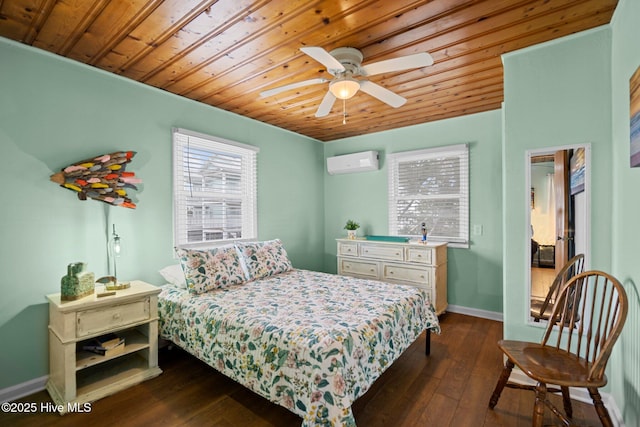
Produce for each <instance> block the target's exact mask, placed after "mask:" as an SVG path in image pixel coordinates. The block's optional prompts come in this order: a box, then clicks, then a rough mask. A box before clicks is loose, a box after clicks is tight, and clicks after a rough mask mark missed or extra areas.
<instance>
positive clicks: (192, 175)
mask: <svg viewBox="0 0 640 427" xmlns="http://www.w3.org/2000/svg"><path fill="white" fill-rule="evenodd" d="M257 153H258V148H256V147H252V146H250V145H245V144H241V143H238V142H234V141H227V140H224V139H221V138H216V137H213V136H208V135H203V134H199V133H196V132H191V131H188V130H184V129H178V128H174V129H173V206H174V216H173V224H174V244H175V245H176V246H179V247H185V246H189V247H194V246H199V245H206V244H210V243H211V242H224V241H228V240H240V239H243V240H245V239H255V238H257V235H258V230H257V203H256V200H257Z"/></svg>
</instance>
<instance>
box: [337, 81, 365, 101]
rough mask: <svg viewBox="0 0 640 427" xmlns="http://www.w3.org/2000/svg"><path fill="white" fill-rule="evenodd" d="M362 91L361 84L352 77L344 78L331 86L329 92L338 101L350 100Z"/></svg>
mask: <svg viewBox="0 0 640 427" xmlns="http://www.w3.org/2000/svg"><path fill="white" fill-rule="evenodd" d="M359 89H360V83H359V82H358V81H357V80H356V79H354V78H351V77H342V78H340V79H338V80H334V81H332V82H331V83H330V84H329V90H330V91H331V93H332V94H333V95H334V96H335V97H336V98H338V99H349V98H352V97H353V95H355V94H356V92H357V91H358V90H359Z"/></svg>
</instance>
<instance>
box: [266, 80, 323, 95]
mask: <svg viewBox="0 0 640 427" xmlns="http://www.w3.org/2000/svg"><path fill="white" fill-rule="evenodd" d="M328 81H329V80H327V79H322V78H318V79H310V80H303V81H301V82H297V83H291V84H289V85H284V86H280V87H276V88H273V89H269V90H265V91H264V92H260V98H266V97H269V96H272V95H277V94H279V93H280V92H284V91H287V90H291V89H297V88H299V87H304V86H310V85H317V84H320V83H326V82H328Z"/></svg>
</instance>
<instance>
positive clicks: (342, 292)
mask: <svg viewBox="0 0 640 427" xmlns="http://www.w3.org/2000/svg"><path fill="white" fill-rule="evenodd" d="M159 315H160V334H161V336H162V337H163V338H165V339H169V340H171V341H173V342H174V343H175V344H177V345H179V346H180V347H182V348H184V349H185V350H187V351H188V352H190V353H191V354H193V355H194V356H196V357H197V358H199V359H201V360H203V361H204V362H206V363H208V364H209V365H211V366H212V367H213V368H215V369H217V370H218V371H220V372H221V373H223V374H224V375H226V376H228V377H230V378H232V379H234V380H236V381H238V382H239V383H241V384H243V385H244V386H246V387H248V388H249V389H251V390H253V391H254V392H256V393H258V394H260V395H262V396H264V397H265V398H267V399H269V400H270V401H272V402H274V403H277V404H279V405H282V406H284V407H286V408H287V409H289V410H291V411H292V412H294V413H296V414H298V415H300V416H301V417H302V418H303V422H302V425H303V426H304V427H311V426H355V420H354V417H353V414H352V412H351V404H352V403H353V402H354V401H355V400H356V399H357V398H358V397H359V396H361V395H362V394H364V393H365V392H366V391H367V390H368V389H369V387H370V386H371V385H372V384H373V382H374V381H375V380H376V379H377V378H378V377H379V376H380V375H381V374H382V373H383V372H384V371H385V369H386V368H388V367H389V366H390V365H391V363H393V362H394V361H395V360H396V359H397V358H398V357H399V356H400V355H401V354H402V352H403V351H404V350H406V349H407V348H408V347H409V346H410V345H411V344H412V343H413V342H414V341H415V339H416V338H417V337H418V336H419V335H420V333H422V331H424V330H425V329H431V330H432V331H433V332H436V333H439V332H440V327H439V324H438V318H437V317H436V315H435V312H434V310H433V307H432V305H431V303H430V302H429V301H428V299H427V296H426V294H425V293H424V292H423V291H422V290H420V289H418V288H415V287H411V286H402V285H390V284H386V283H382V282H376V281H371V280H365V279H357V278H352V277H344V276H337V275H332V274H325V273H318V272H312V271H306V270H292V271H289V272H286V273H282V274H279V275H276V276H272V277H269V278H267V279H261V280H257V281H253V282H248V283H245V284H242V285H236V286H231V287H228V288H223V289H217V290H214V291H210V292H207V293H203V294H199V295H193V294H190V293H189V292H188V291H187V290H186V289H178V288H174V287H165V288H164V289H163V291H162V293H161V294H160V298H159Z"/></svg>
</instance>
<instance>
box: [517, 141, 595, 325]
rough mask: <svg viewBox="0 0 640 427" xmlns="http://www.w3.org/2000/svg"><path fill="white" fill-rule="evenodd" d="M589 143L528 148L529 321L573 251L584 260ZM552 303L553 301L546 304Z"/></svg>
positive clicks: (588, 180) (586, 262)
mask: <svg viewBox="0 0 640 427" xmlns="http://www.w3.org/2000/svg"><path fill="white" fill-rule="evenodd" d="M590 161H591V157H590V146H589V145H573V146H565V147H553V148H546V149H542V150H531V151H528V152H527V165H526V166H527V169H526V170H527V173H526V181H527V182H526V185H527V187H526V189H527V193H528V194H529V192H530V197H527V204H528V206H527V209H526V212H527V216H528V218H527V220H528V221H527V224H529V227H528V228H529V230H527V236H528V237H529V240H530V241H531V242H530V245H527V247H529V256H528V257H527V264H528V268H527V269H526V271H527V272H528V277H527V280H526V282H527V283H528V287H529V292H528V296H529V307H530V312H529V313H528V314H527V315H528V319H529V321H530V322H534V320H536V321H535V322H534V324H538V325H544V324H545V322H544V321H542V322H540V321H539V320H538V319H534V317H532V311H533V310H539V309H540V306H541V305H542V304H543V302H544V301H545V298H546V297H547V294H548V293H549V289H550V287H551V285H552V283H553V281H554V279H555V278H556V275H557V274H558V272H559V271H560V270H561V269H562V267H563V266H564V265H565V264H566V263H567V261H568V260H569V259H571V258H572V257H573V256H574V255H576V254H584V265H585V269H586V266H587V265H589V253H588V251H589V230H590V228H591V227H590V221H589V206H590V203H591V188H590V170H589V169H590ZM552 304H553V300H552V301H551V304H550V305H552Z"/></svg>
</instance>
